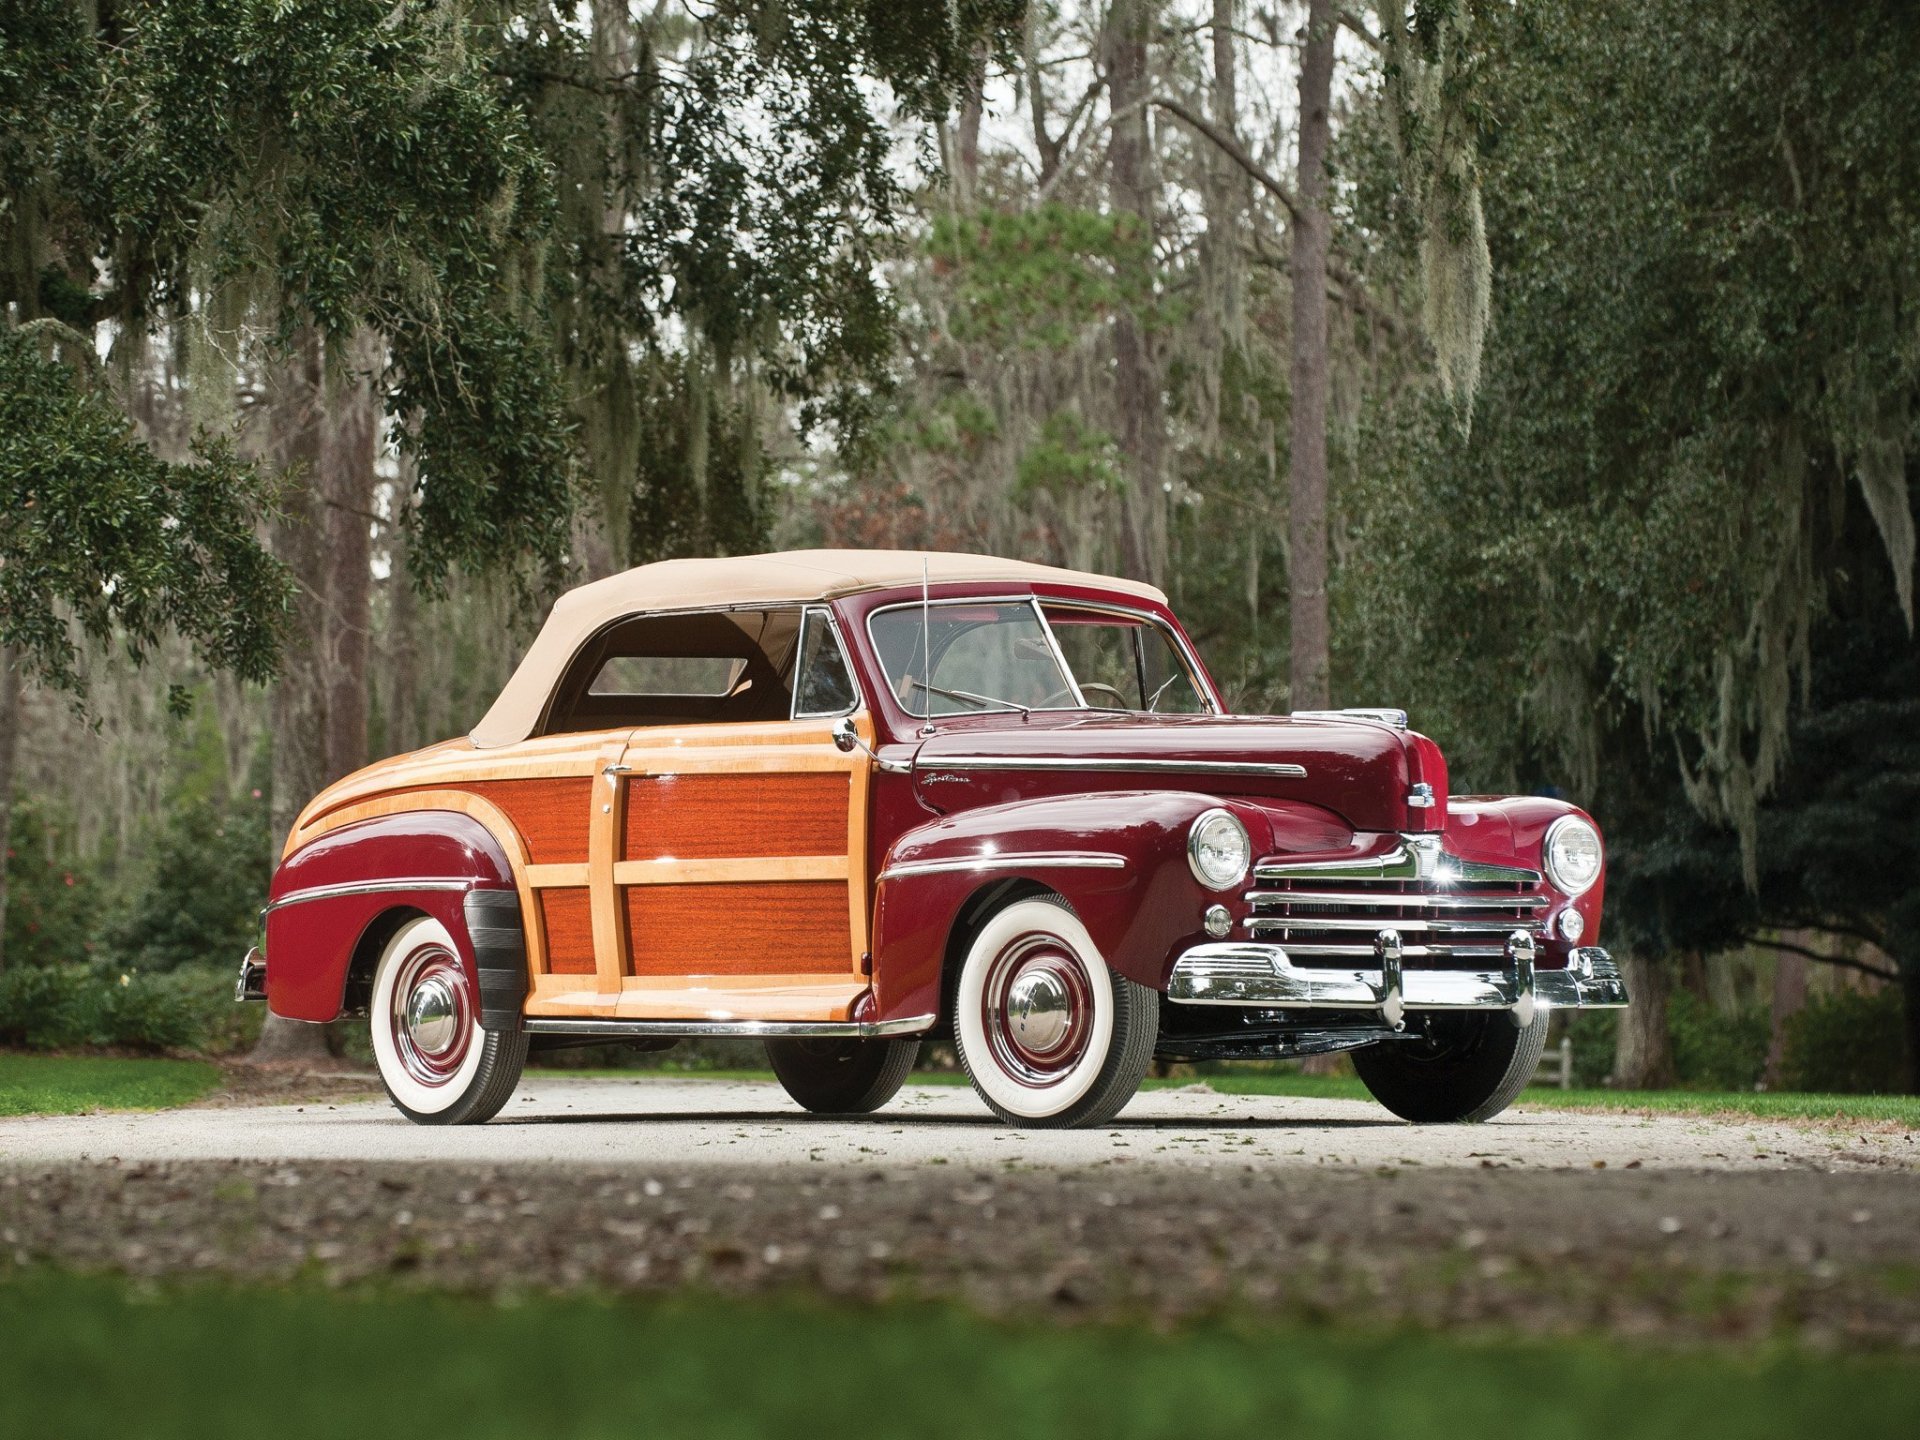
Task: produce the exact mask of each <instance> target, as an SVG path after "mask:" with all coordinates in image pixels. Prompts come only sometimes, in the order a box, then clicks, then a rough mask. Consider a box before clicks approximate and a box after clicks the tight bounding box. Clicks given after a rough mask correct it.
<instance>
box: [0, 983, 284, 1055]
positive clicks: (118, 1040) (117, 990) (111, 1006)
mask: <svg viewBox="0 0 1920 1440" xmlns="http://www.w3.org/2000/svg"><path fill="white" fill-rule="evenodd" d="M260 1008H261V1007H259V1006H255V1005H248V1006H241V1005H236V1004H234V1001H233V980H232V977H231V976H229V975H227V974H226V973H225V972H223V971H217V970H214V969H212V968H210V967H206V966H191V967H183V968H182V969H180V970H178V971H175V972H173V973H171V974H164V975H151V974H144V973H139V972H135V971H114V970H110V969H105V968H102V967H99V966H82V965H36V966H23V967H19V968H15V969H11V970H8V971H6V972H5V973H0V1044H4V1045H24V1046H27V1047H29V1048H31V1049H36V1050H67V1049H74V1048H77V1047H81V1046H89V1045H98V1046H106V1047H111V1048H114V1049H122V1050H145V1051H159V1050H193V1051H197V1052H199V1053H201V1054H214V1055H220V1054H230V1053H233V1052H235V1051H239V1050H244V1049H246V1048H247V1047H248V1046H250V1045H251V1044H252V1043H253V1040H254V1038H255V1036H256V1035H257V1034H258V1032H259V1028H260V1020H261V1016H260Z"/></svg>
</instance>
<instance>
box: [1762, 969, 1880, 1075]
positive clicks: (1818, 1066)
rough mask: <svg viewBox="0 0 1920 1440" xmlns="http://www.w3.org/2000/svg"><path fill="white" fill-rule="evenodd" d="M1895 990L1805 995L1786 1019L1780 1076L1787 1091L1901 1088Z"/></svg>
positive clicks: (1848, 991)
mask: <svg viewBox="0 0 1920 1440" xmlns="http://www.w3.org/2000/svg"><path fill="white" fill-rule="evenodd" d="M1903 1020H1904V1013H1903V1011H1902V1009H1901V998H1900V991H1899V990H1898V989H1897V988H1896V987H1894V986H1891V985H1889V986H1887V987H1886V988H1885V989H1883V990H1879V991H1876V992H1873V993H1868V992H1866V991H1861V990H1840V991H1837V992H1835V993H1834V994H1831V995H1822V996H1818V997H1816V998H1815V999H1812V1000H1809V1001H1808V1002H1807V1004H1806V1007H1805V1008H1804V1009H1802V1010H1801V1011H1800V1012H1799V1013H1798V1014H1797V1015H1795V1016H1794V1017H1793V1018H1792V1019H1790V1020H1789V1021H1788V1022H1787V1035H1786V1046H1785V1050H1784V1053H1783V1054H1782V1056H1781V1065H1780V1076H1781V1079H1782V1080H1783V1081H1784V1082H1785V1084H1786V1086H1787V1088H1788V1089H1790V1090H1810V1091H1814V1092H1817V1093H1821V1094H1838V1095H1896V1094H1899V1093H1900V1092H1901V1091H1903V1090H1904V1089H1905V1088H1906V1036H1905V1033H1904V1024H1903Z"/></svg>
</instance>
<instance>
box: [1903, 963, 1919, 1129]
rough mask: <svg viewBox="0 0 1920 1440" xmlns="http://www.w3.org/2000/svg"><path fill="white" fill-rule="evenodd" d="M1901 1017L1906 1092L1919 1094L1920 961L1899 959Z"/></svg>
mask: <svg viewBox="0 0 1920 1440" xmlns="http://www.w3.org/2000/svg"><path fill="white" fill-rule="evenodd" d="M1900 1000H1901V1018H1902V1019H1903V1020H1904V1021H1905V1025H1904V1029H1905V1031H1906V1037H1907V1093H1908V1094H1909V1095H1920V961H1916V960H1915V959H1914V957H1913V956H1911V955H1906V956H1902V957H1901V960H1900Z"/></svg>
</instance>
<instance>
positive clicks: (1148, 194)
mask: <svg viewBox="0 0 1920 1440" xmlns="http://www.w3.org/2000/svg"><path fill="white" fill-rule="evenodd" d="M1154 10H1155V3H1154V0H1113V6H1112V8H1111V9H1110V10H1109V11H1108V12H1107V26H1106V33H1105V35H1104V36H1103V47H1104V49H1105V51H1106V59H1107V104H1108V107H1109V110H1110V112H1111V115H1112V119H1113V125H1112V128H1111V130H1110V131H1109V132H1108V137H1107V169H1108V179H1109V183H1110V185H1111V189H1112V195H1113V208H1114V210H1115V211H1116V212H1120V213H1123V214H1129V215H1134V216H1137V217H1138V218H1139V221H1140V226H1141V230H1142V231H1143V235H1142V241H1143V244H1142V248H1141V250H1140V251H1139V254H1140V257H1141V258H1140V262H1139V263H1140V264H1141V265H1142V266H1143V267H1144V269H1145V273H1144V274H1143V275H1141V276H1139V277H1138V279H1139V280H1140V281H1141V282H1143V284H1142V288H1143V290H1148V291H1150V289H1151V286H1152V281H1153V265H1154V258H1153V178H1152V170H1153V156H1152V153H1151V150H1150V148H1149V144H1148V136H1147V101H1148V100H1149V99H1151V98H1152V97H1151V94H1150V90H1149V87H1150V84H1151V75H1150V73H1149V69H1148V65H1147V38H1148V34H1149V32H1150V31H1151V29H1152V27H1153V16H1154ZM1113 360H1114V404H1115V406H1116V408H1117V409H1118V412H1119V417H1120V450H1121V453H1122V454H1123V455H1125V456H1126V458H1127V468H1128V470H1129V472H1130V478H1131V479H1132V482H1133V484H1132V486H1131V487H1130V490H1129V494H1128V498H1129V502H1130V503H1129V504H1128V506H1127V511H1128V516H1127V535H1126V547H1125V551H1126V564H1127V568H1128V570H1129V571H1131V573H1132V574H1133V575H1134V576H1135V577H1136V578H1139V579H1144V580H1150V581H1152V582H1153V583H1155V584H1159V583H1160V582H1161V581H1162V579H1163V578H1164V573H1165V570H1166V558H1167V501H1166V494H1165V491H1164V488H1163V487H1164V484H1165V476H1164V474H1163V473H1162V472H1163V469H1164V465H1165V452H1166V428H1167V421H1166V412H1165V407H1164V402H1163V399H1162V396H1161V393H1160V373H1159V366H1158V364H1157V363H1156V361H1155V358H1154V354H1153V349H1152V345H1151V344H1150V342H1149V340H1148V337H1147V333H1146V328H1145V327H1144V326H1143V325H1142V324H1141V323H1140V318H1139V317H1138V316H1137V315H1134V314H1131V313H1129V312H1127V311H1125V310H1123V311H1121V312H1120V314H1119V315H1118V316H1117V317H1116V318H1115V321H1114V326H1113Z"/></svg>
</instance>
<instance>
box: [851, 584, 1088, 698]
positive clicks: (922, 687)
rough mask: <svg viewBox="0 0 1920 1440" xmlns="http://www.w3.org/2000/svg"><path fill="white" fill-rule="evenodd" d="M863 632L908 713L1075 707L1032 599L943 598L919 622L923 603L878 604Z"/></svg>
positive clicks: (896, 696)
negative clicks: (885, 606) (884, 607)
mask: <svg viewBox="0 0 1920 1440" xmlns="http://www.w3.org/2000/svg"><path fill="white" fill-rule="evenodd" d="M867 632H868V633H869V634H870V635H871V636H872V637H873V648H874V649H875V650H876V651H878V652H879V655H880V664H881V667H882V668H883V669H884V670H885V671H886V675H887V684H888V685H890V686H892V687H893V693H894V697H895V698H896V699H897V700H899V702H900V705H901V708H902V709H904V710H905V711H906V712H907V713H908V714H909V715H922V716H933V715H979V714H983V713H986V712H988V711H993V710H1070V709H1077V708H1079V705H1080V697H1079V696H1078V695H1077V694H1076V693H1075V691H1074V688H1073V681H1072V680H1070V679H1068V678H1067V673H1066V671H1065V670H1063V669H1062V668H1061V666H1060V659H1059V656H1058V655H1057V654H1056V653H1055V651H1054V648H1053V641H1052V640H1051V638H1049V636H1048V634H1047V628H1046V626H1045V625H1043V624H1042V623H1041V621H1040V615H1039V612H1038V611H1037V610H1035V609H1034V607H1033V605H1032V603H1031V602H1028V601H1015V600H1007V601H1001V600H991V601H978V600H960V601H942V602H939V603H936V604H934V605H931V606H929V607H928V608H927V612H926V616H925V624H924V627H923V625H922V616H921V609H920V606H918V605H903V606H897V607H894V608H891V609H887V610H877V611H875V612H874V613H873V615H872V616H871V617H869V619H868V621H867ZM929 640H930V641H931V649H932V654H933V663H932V665H931V667H929V665H928V664H927V652H928V648H929V647H928V643H927V642H928V641H929Z"/></svg>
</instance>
